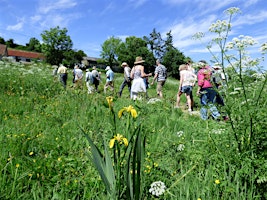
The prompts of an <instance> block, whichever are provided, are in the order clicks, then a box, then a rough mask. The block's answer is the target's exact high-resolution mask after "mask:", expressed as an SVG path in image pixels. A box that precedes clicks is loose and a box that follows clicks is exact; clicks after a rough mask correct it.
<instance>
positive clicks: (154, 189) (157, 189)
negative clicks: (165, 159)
mask: <svg viewBox="0 0 267 200" xmlns="http://www.w3.org/2000/svg"><path fill="white" fill-rule="evenodd" d="M165 189H166V186H165V184H164V183H163V182H162V181H156V182H153V183H152V184H151V185H150V189H149V192H150V193H151V194H152V195H155V196H157V197H159V196H160V195H162V194H163V193H164V192H165Z"/></svg>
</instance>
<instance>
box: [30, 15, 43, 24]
mask: <svg viewBox="0 0 267 200" xmlns="http://www.w3.org/2000/svg"><path fill="white" fill-rule="evenodd" d="M41 19H42V16H41V15H35V16H32V17H31V21H32V22H33V23H36V22H38V21H40V20H41Z"/></svg>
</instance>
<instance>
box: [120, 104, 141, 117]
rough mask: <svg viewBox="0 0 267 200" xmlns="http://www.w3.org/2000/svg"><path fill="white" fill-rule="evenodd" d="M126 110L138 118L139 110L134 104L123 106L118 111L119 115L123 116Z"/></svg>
mask: <svg viewBox="0 0 267 200" xmlns="http://www.w3.org/2000/svg"><path fill="white" fill-rule="evenodd" d="M124 111H126V112H129V113H131V115H132V117H133V118H136V117H137V112H136V110H135V109H134V108H133V106H131V105H130V106H128V107H124V108H122V109H121V110H120V111H119V112H118V116H119V118H121V116H122V114H123V112H124Z"/></svg>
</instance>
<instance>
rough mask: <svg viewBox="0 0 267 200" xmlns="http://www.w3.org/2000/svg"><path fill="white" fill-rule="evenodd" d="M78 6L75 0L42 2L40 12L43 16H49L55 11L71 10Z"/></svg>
mask: <svg viewBox="0 0 267 200" xmlns="http://www.w3.org/2000/svg"><path fill="white" fill-rule="evenodd" d="M76 5H77V2H76V1H75V0H57V1H55V0H42V1H41V3H40V7H39V11H40V13H42V14H47V13H49V12H51V11H53V10H64V9H69V8H72V7H74V6H76Z"/></svg>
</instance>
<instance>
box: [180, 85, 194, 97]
mask: <svg viewBox="0 0 267 200" xmlns="http://www.w3.org/2000/svg"><path fill="white" fill-rule="evenodd" d="M192 90H193V87H192V86H189V85H186V86H183V87H182V88H181V92H182V93H185V94H187V95H190V94H191V93H192Z"/></svg>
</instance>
